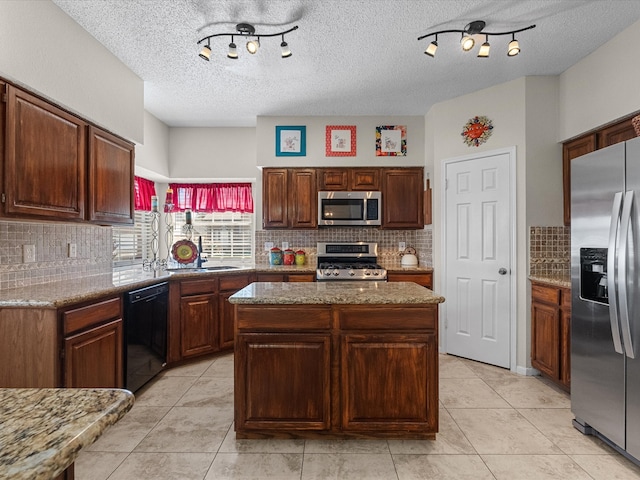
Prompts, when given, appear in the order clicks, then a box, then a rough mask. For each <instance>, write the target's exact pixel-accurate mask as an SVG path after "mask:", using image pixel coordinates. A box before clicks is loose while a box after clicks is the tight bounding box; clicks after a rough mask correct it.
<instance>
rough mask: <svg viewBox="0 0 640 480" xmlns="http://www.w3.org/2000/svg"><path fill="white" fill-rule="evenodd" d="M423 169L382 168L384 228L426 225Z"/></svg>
mask: <svg viewBox="0 0 640 480" xmlns="http://www.w3.org/2000/svg"><path fill="white" fill-rule="evenodd" d="M422 184H423V169H422V168H419V167H414V168H385V169H383V170H382V228H412V229H419V228H423V227H424V213H423V200H424V192H423V187H422Z"/></svg>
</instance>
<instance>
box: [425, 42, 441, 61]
mask: <svg viewBox="0 0 640 480" xmlns="http://www.w3.org/2000/svg"><path fill="white" fill-rule="evenodd" d="M436 50H438V42H437V41H436V40H434V41H433V42H431V43H430V44H429V46H428V47H427V49H426V50H425V51H424V53H425V55H429V56H430V57H435V56H436Z"/></svg>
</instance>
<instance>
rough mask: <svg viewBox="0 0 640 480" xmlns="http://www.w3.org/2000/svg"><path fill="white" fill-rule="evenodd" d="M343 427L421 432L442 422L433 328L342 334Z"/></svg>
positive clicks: (358, 429) (345, 428)
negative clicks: (415, 331) (426, 331)
mask: <svg viewBox="0 0 640 480" xmlns="http://www.w3.org/2000/svg"><path fill="white" fill-rule="evenodd" d="M340 347H341V352H342V355H341V363H340V366H341V368H340V377H341V378H340V379H341V384H342V386H343V388H342V399H341V405H342V428H343V430H345V431H360V430H364V431H371V430H375V429H382V430H390V429H391V430H398V431H402V430H404V431H415V432H420V431H423V430H424V429H425V427H427V429H428V428H429V427H431V428H433V426H434V425H437V419H438V416H437V411H438V405H437V399H438V396H437V393H435V392H432V391H431V390H432V389H437V385H434V384H433V383H432V379H434V378H436V377H437V370H436V364H437V342H436V338H435V336H434V335H432V334H413V335H405V334H383V335H380V334H376V335H372V334H346V335H343V336H342V338H341V345H340Z"/></svg>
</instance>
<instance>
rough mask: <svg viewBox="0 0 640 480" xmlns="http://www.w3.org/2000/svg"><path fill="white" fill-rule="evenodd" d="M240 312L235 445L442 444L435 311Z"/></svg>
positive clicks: (319, 308)
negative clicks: (271, 441)
mask: <svg viewBox="0 0 640 480" xmlns="http://www.w3.org/2000/svg"><path fill="white" fill-rule="evenodd" d="M235 307H236V335H237V339H236V351H235V359H236V364H235V380H236V382H235V385H236V389H235V395H236V396H235V404H236V410H235V411H236V419H235V428H236V438H267V437H275V438H284V437H287V438H290V437H294V438H325V439H326V438H378V437H381V436H382V437H383V438H430V439H434V438H435V434H436V432H437V430H438V352H437V327H438V311H437V305H436V304H433V305H410V306H409V305H375V308H371V305H325V304H322V305H313V304H310V305H245V304H236V305H235Z"/></svg>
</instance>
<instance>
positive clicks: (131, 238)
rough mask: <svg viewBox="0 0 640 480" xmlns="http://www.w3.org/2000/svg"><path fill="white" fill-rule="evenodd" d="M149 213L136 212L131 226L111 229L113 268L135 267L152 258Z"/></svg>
mask: <svg viewBox="0 0 640 480" xmlns="http://www.w3.org/2000/svg"><path fill="white" fill-rule="evenodd" d="M149 213H150V212H146V211H143V210H136V211H135V215H134V224H133V225H132V226H127V227H113V228H112V235H113V265H114V266H124V265H135V264H138V263H142V261H143V260H144V259H147V258H152V257H153V253H152V252H151V218H150V217H151V216H150V215H149ZM158 255H159V256H160V257H162V255H160V253H159V254H158Z"/></svg>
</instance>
